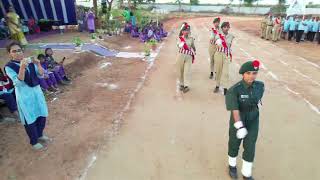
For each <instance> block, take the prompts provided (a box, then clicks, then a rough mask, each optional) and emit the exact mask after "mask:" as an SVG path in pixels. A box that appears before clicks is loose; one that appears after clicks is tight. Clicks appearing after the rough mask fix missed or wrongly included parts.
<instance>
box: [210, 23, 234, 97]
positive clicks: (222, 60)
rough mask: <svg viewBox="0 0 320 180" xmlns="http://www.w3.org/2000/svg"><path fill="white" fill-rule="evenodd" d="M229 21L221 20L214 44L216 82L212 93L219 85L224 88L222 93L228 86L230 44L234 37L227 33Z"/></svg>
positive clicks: (215, 91) (230, 58)
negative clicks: (219, 31) (217, 36)
mask: <svg viewBox="0 0 320 180" xmlns="http://www.w3.org/2000/svg"><path fill="white" fill-rule="evenodd" d="M229 29H230V23H229V22H223V23H222V25H221V31H222V32H221V33H220V34H219V38H218V39H217V40H216V42H215V44H216V46H217V50H216V53H215V54H214V71H215V73H216V77H215V80H216V82H217V84H216V88H215V89H214V91H213V92H214V93H218V92H219V87H220V85H221V86H222V87H223V88H224V95H225V94H226V92H227V88H228V87H229V83H230V82H229V66H230V63H231V61H232V54H231V45H232V41H233V39H234V36H233V35H232V34H229Z"/></svg>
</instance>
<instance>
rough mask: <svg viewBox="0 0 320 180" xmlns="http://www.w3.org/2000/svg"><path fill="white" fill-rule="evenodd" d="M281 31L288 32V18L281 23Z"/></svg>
mask: <svg viewBox="0 0 320 180" xmlns="http://www.w3.org/2000/svg"><path fill="white" fill-rule="evenodd" d="M283 31H284V32H288V31H289V20H287V19H286V20H284V23H283Z"/></svg>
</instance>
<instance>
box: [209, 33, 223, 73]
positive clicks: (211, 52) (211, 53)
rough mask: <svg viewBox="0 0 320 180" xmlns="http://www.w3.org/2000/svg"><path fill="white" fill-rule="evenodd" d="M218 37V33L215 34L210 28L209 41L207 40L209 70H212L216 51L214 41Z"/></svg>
mask: <svg viewBox="0 0 320 180" xmlns="http://www.w3.org/2000/svg"><path fill="white" fill-rule="evenodd" d="M217 31H218V33H221V32H220V30H219V29H217ZM218 38H219V34H215V33H214V32H213V31H212V30H211V35H210V41H209V58H210V72H214V54H215V52H216V45H215V42H216V40H217V39H218Z"/></svg>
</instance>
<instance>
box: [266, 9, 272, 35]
mask: <svg viewBox="0 0 320 180" xmlns="http://www.w3.org/2000/svg"><path fill="white" fill-rule="evenodd" d="M272 27H273V20H272V16H271V14H269V16H268V20H267V30H266V40H269V39H271V33H272Z"/></svg>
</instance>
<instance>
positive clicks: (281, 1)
mask: <svg viewBox="0 0 320 180" xmlns="http://www.w3.org/2000/svg"><path fill="white" fill-rule="evenodd" d="M278 3H279V4H280V5H283V4H285V3H286V0H279V1H278Z"/></svg>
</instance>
